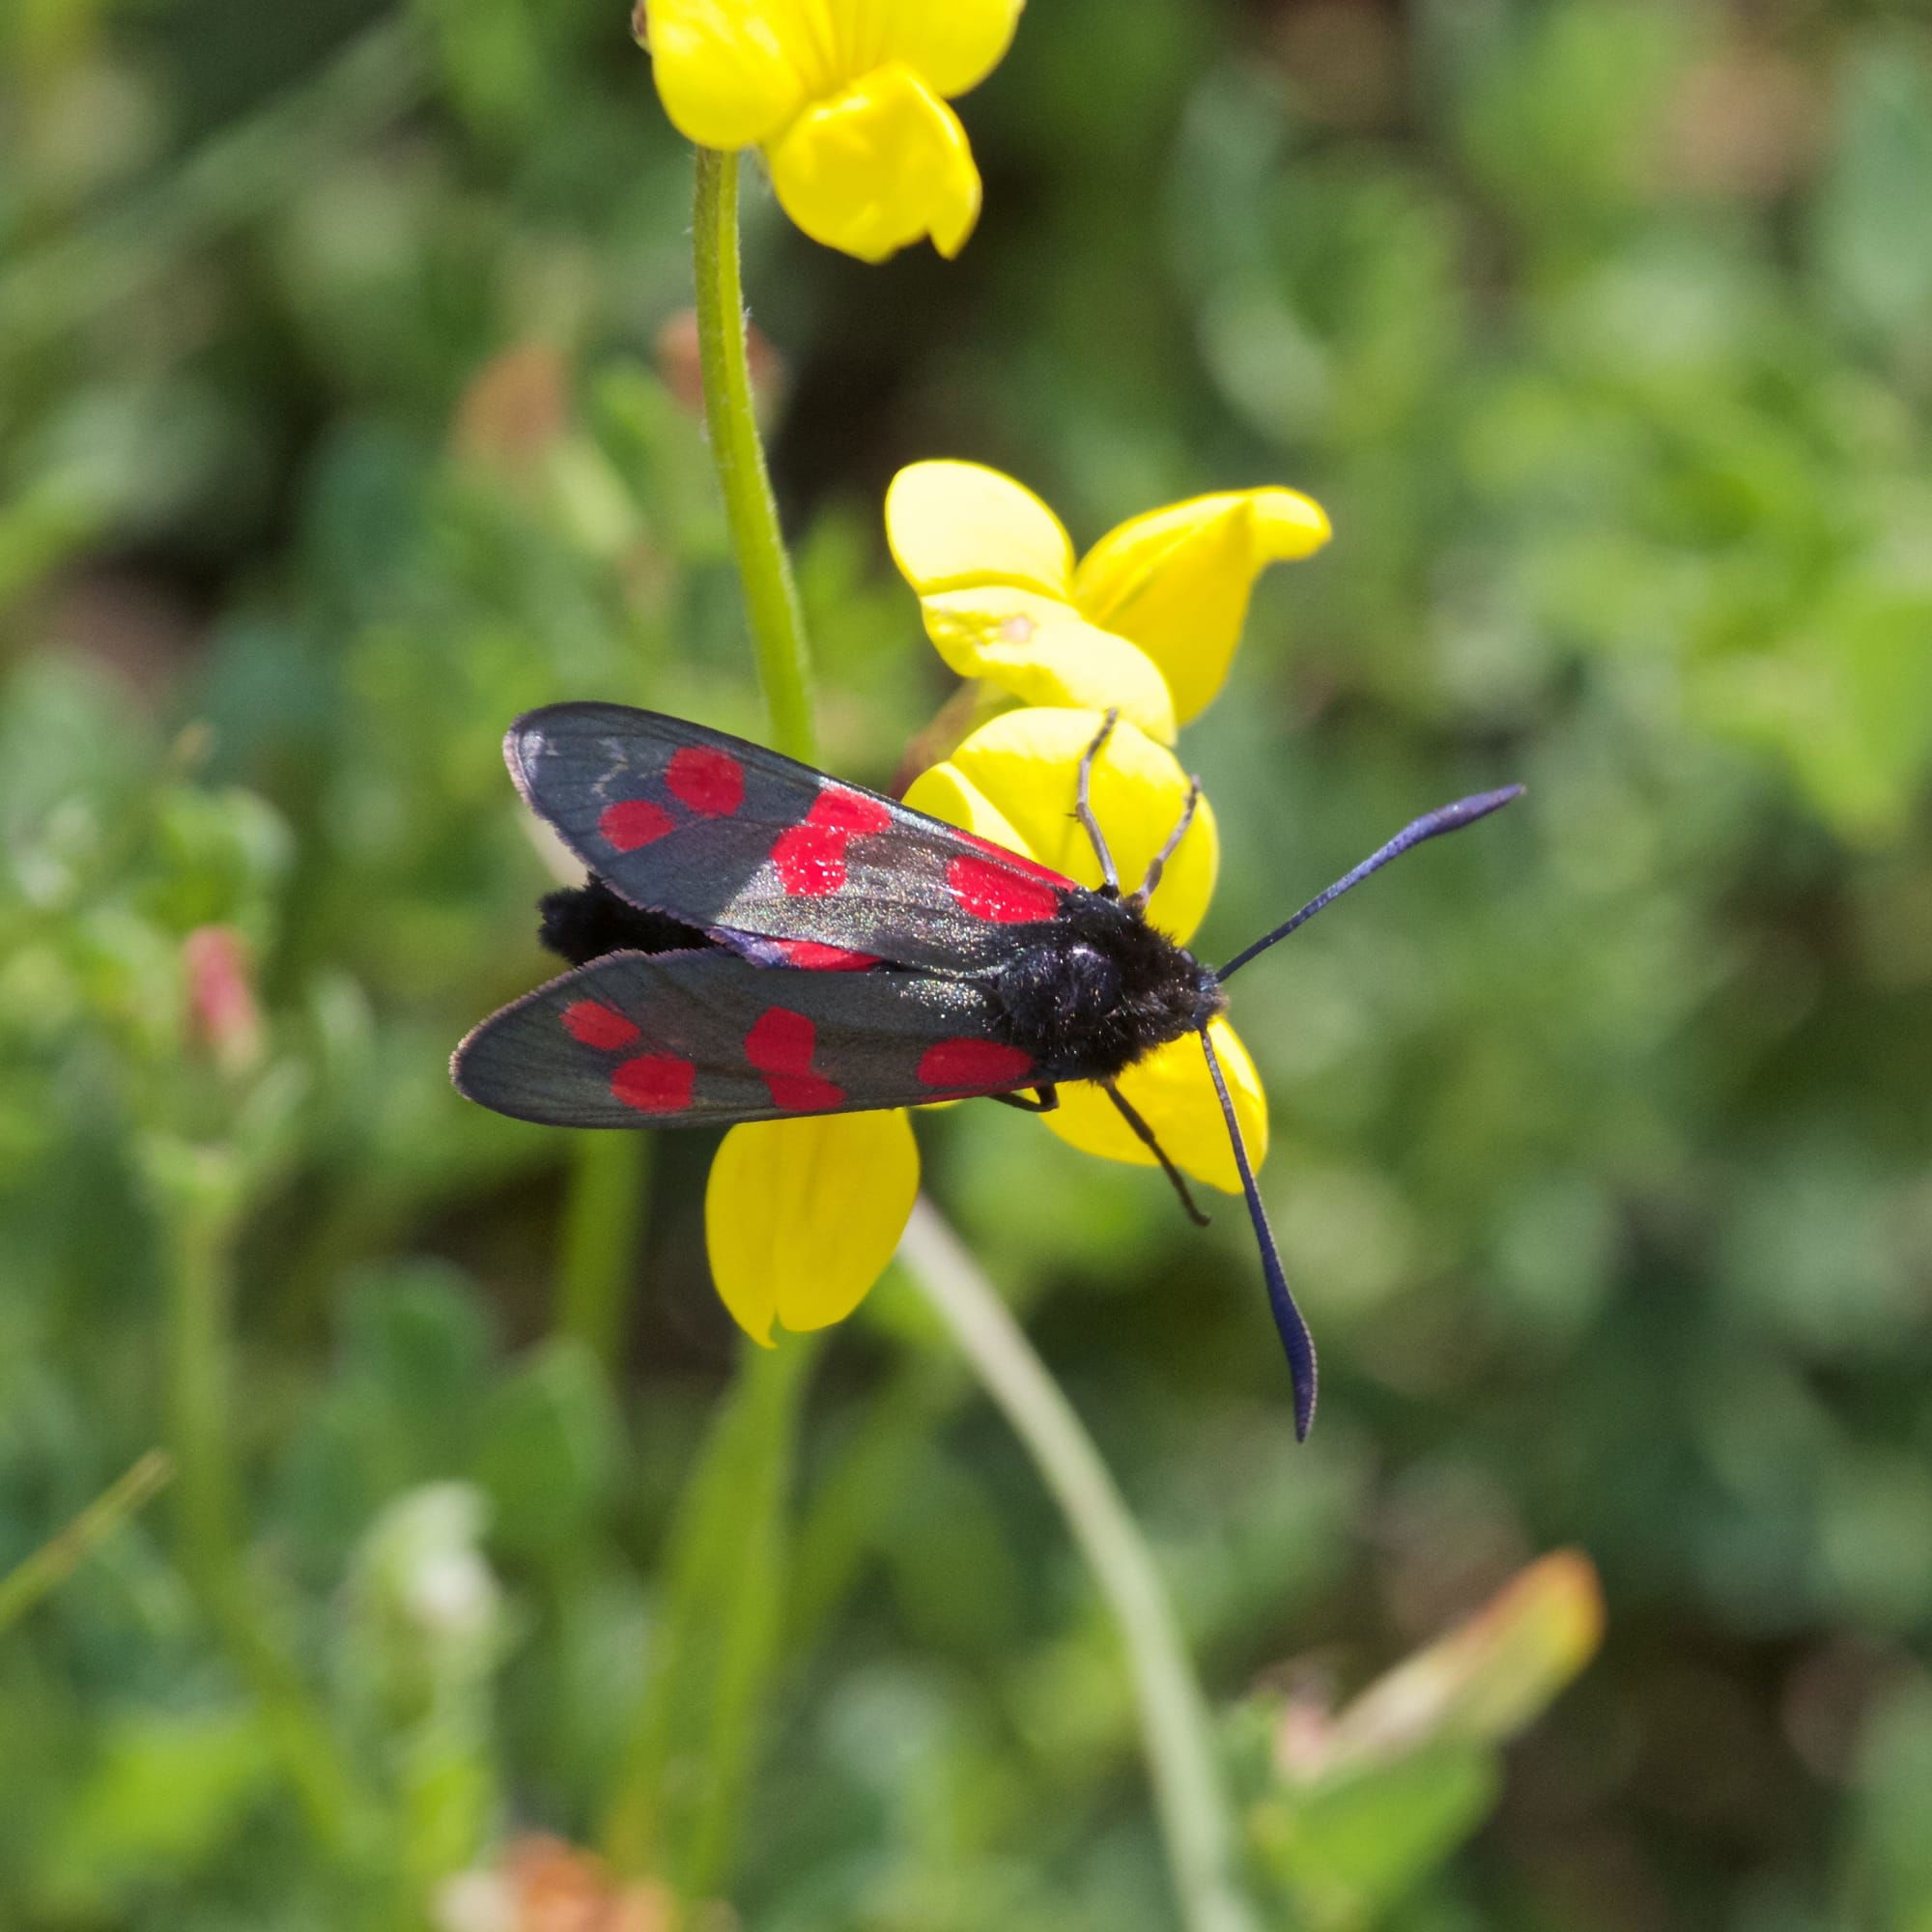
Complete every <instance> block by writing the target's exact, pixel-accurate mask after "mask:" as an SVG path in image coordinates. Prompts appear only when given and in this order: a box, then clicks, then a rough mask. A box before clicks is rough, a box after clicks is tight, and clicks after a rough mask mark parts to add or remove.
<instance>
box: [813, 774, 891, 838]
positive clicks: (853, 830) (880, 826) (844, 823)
mask: <svg viewBox="0 0 1932 1932" xmlns="http://www.w3.org/2000/svg"><path fill="white" fill-rule="evenodd" d="M805 821H806V823H807V824H808V825H826V826H830V827H832V828H833V829H834V830H835V831H838V832H844V833H848V834H850V835H852V836H853V837H855V838H856V837H859V836H861V835H863V834H865V833H867V832H884V831H886V830H888V829H889V828H890V827H891V825H892V822H893V815H892V813H891V812H890V811H888V810H886V808H885V807H884V806H883V805H881V804H880V803H879V801H878V800H877V799H875V798H867V797H865V796H864V795H863V794H861V793H859V792H856V791H846V790H845V789H844V788H843V787H842V786H840V785H827V786H825V788H824V789H823V790H822V791H820V793H819V794H818V796H817V797H816V798H815V799H813V800H812V802H811V810H810V811H808V812H807V813H806V814H805Z"/></svg>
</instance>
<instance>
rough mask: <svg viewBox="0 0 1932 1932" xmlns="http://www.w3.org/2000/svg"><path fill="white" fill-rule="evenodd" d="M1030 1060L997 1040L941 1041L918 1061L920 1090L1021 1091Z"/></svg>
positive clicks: (1030, 1065)
mask: <svg viewBox="0 0 1932 1932" xmlns="http://www.w3.org/2000/svg"><path fill="white" fill-rule="evenodd" d="M1032 1074H1033V1057H1032V1055H1031V1054H1026V1053H1022V1052H1021V1051H1020V1049H1019V1048H1018V1047H1016V1046H1005V1045H1003V1044H1002V1043H1001V1042H1000V1041H999V1040H997V1039H968V1038H959V1039H942V1040H937V1041H935V1042H934V1043H933V1044H932V1045H931V1046H928V1047H927V1048H926V1049H925V1051H924V1052H923V1053H922V1054H921V1055H920V1057H919V1078H920V1084H921V1085H922V1086H923V1087H989V1088H995V1089H998V1088H1003V1087H1023V1086H1024V1085H1025V1084H1026V1082H1027V1081H1028V1079H1029V1078H1031V1076H1032Z"/></svg>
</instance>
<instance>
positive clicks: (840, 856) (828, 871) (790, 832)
mask: <svg viewBox="0 0 1932 1932" xmlns="http://www.w3.org/2000/svg"><path fill="white" fill-rule="evenodd" d="M850 837H851V834H850V833H846V832H839V831H837V830H836V829H834V828H833V827H832V826H829V825H813V824H812V823H811V822H810V819H808V820H807V821H806V822H805V824H803V825H794V826H791V827H789V828H788V829H787V830H785V831H783V832H781V833H780V834H779V836H778V838H777V841H776V842H775V843H774V844H773V846H772V864H773V866H774V867H777V869H778V875H779V884H780V885H781V886H782V887H783V888H784V889H785V891H786V892H787V893H789V894H790V895H792V897H793V898H800V897H804V898H818V897H820V896H822V895H824V894H826V893H836V892H837V891H838V888H839V887H840V886H842V885H843V884H844V883H845V841H846V839H847V838H850Z"/></svg>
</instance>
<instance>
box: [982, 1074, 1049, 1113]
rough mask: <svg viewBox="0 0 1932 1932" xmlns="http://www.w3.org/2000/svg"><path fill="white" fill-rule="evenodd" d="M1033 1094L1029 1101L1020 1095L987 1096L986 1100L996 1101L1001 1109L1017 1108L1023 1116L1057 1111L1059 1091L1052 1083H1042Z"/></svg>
mask: <svg viewBox="0 0 1932 1932" xmlns="http://www.w3.org/2000/svg"><path fill="white" fill-rule="evenodd" d="M1033 1092H1034V1097H1033V1098H1032V1099H1031V1100H1029V1099H1028V1098H1027V1097H1026V1096H1025V1095H1024V1094H987V1095H986V1098H987V1099H989V1100H997V1101H998V1102H999V1103H1000V1105H1001V1106H1003V1107H1017V1108H1018V1109H1019V1110H1020V1112H1021V1113H1023V1114H1051V1113H1053V1112H1055V1111H1056V1110H1057V1109H1058V1107H1059V1105H1060V1089H1059V1088H1057V1087H1056V1086H1055V1085H1054V1084H1053V1082H1052V1081H1050V1080H1049V1081H1046V1082H1044V1083H1042V1084H1041V1085H1040V1086H1038V1087H1036V1088H1035V1089H1034V1090H1033Z"/></svg>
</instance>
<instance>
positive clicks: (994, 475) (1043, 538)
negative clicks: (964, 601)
mask: <svg viewBox="0 0 1932 1932" xmlns="http://www.w3.org/2000/svg"><path fill="white" fill-rule="evenodd" d="M886 541H887V542H888V543H889V544H891V545H892V549H893V558H894V561H895V562H896V563H897V565H898V567H899V569H900V570H901V571H902V572H903V573H904V575H905V580H906V582H908V583H910V584H911V585H912V587H913V588H914V589H915V590H917V591H918V592H919V593H920V594H921V595H922V596H925V595H927V594H928V593H930V592H933V591H939V590H961V589H967V588H970V587H971V586H972V585H974V584H979V583H1010V584H1014V585H1017V586H1019V587H1020V588H1022V589H1027V590H1037V591H1039V592H1040V593H1041V594H1042V595H1044V596H1047V597H1059V598H1065V596H1066V595H1067V591H1068V587H1069V585H1070V584H1071V582H1072V581H1073V544H1072V540H1071V539H1070V538H1069V537H1068V536H1067V534H1066V531H1065V528H1064V527H1063V526H1062V525H1061V521H1060V519H1059V518H1058V517H1056V516H1055V515H1054V514H1053V512H1052V511H1051V510H1049V509H1048V508H1047V507H1046V505H1045V504H1044V503H1042V502H1041V501H1040V500H1039V498H1038V497H1036V496H1035V495H1034V494H1033V492H1032V491H1031V490H1029V489H1027V488H1025V487H1024V485H1022V484H1019V483H1015V482H1014V481H1013V479H1012V478H1011V477H1010V476H1005V475H1002V474H1001V472H1000V471H999V470H997V469H987V468H986V467H985V466H984V465H983V464H980V463H909V464H907V466H906V467H905V468H904V469H901V470H900V471H899V473H898V474H897V475H896V476H895V477H894V478H893V480H892V486H891V487H890V488H889V489H888V490H887V492H886Z"/></svg>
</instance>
